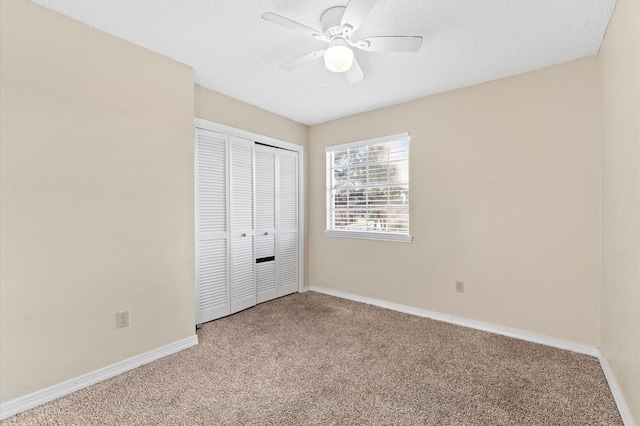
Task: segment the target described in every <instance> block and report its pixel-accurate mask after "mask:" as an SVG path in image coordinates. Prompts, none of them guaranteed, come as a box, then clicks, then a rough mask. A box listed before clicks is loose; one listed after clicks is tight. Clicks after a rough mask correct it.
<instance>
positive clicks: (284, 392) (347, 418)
mask: <svg viewBox="0 0 640 426" xmlns="http://www.w3.org/2000/svg"><path fill="white" fill-rule="evenodd" d="M198 337H199V339H200V344H199V345H197V346H195V347H192V348H190V349H187V350H185V351H182V352H180V353H178V354H175V355H172V356H170V357H167V358H164V359H161V360H159V361H156V362H153V363H151V364H147V365H144V366H142V367H140V368H138V369H136V370H133V371H130V372H128V373H125V374H122V375H120V376H117V377H115V378H112V379H110V380H107V381H104V382H102V383H99V384H97V385H94V386H91V387H89V388H86V389H83V390H81V391H78V392H76V393H74V394H71V395H68V396H66V397H64V398H61V399H58V400H56V401H53V402H51V403H48V404H45V405H43V406H40V407H38V408H35V409H33V410H30V411H27V412H24V413H21V414H18V415H17V416H14V417H12V418H9V419H7V420H5V421H4V422H2V424H3V425H5V424H6V425H7V426H9V425H338V424H339V425H344V424H351V425H353V424H366V425H377V424H381V425H382V424H384V425H420V424H426V425H621V424H622V420H621V418H620V415H619V413H618V411H617V409H616V404H615V402H614V400H613V397H612V395H611V392H610V390H609V388H608V386H607V382H606V379H605V377H604V374H603V372H602V370H601V368H600V365H599V362H598V360H597V359H596V358H593V357H590V356H585V355H579V354H576V353H572V352H568V351H563V350H559V349H554V348H550V347H546V346H543V345H538V344H534V343H528V342H524V341H520V340H516V339H512V338H508V337H503V336H499V335H494V334H490V333H486V332H482V331H477V330H473V329H469V328H465V327H459V326H455V325H451V324H447V323H443V322H438V321H433V320H429V319H425V318H420V317H415V316H411V315H407V314H402V313H398V312H393V311H389V310H385V309H381V308H377V307H374V306H369V305H364V304H360V303H355V302H351V301H348V300H343V299H338V298H334V297H331V296H326V295H323V294H319V293H313V292H307V293H303V294H295V295H291V296H287V297H284V298H281V299H277V300H274V301H271V302H267V303H263V304H261V305H258V306H256V307H254V308H251V309H248V310H246V311H243V312H240V313H238V314H236V315H232V316H230V317H227V318H223V319H220V320H217V321H213V322H210V323H207V324H204V325H203V326H202V328H201V329H200V330H198Z"/></svg>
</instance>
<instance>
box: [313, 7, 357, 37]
mask: <svg viewBox="0 0 640 426" xmlns="http://www.w3.org/2000/svg"><path fill="white" fill-rule="evenodd" d="M345 9H346V7H344V6H335V7H332V8H330V9H327V10H325V11H324V13H323V14H322V17H321V18H320V20H321V22H322V31H324V35H325V36H327V37H329V38H330V39H332V40H333V39H334V38H335V37H344V36H345V35H347V34H344V33H345V30H347V31H348V32H349V34H350V33H351V31H349V27H348V26H345V27H344V28H343V26H342V24H341V21H342V16H343V15H344V11H345Z"/></svg>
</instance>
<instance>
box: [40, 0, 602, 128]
mask: <svg viewBox="0 0 640 426" xmlns="http://www.w3.org/2000/svg"><path fill="white" fill-rule="evenodd" d="M32 1H33V2H34V3H37V4H40V5H42V6H45V7H47V8H49V9H52V10H55V11H57V12H60V13H62V14H64V15H67V16H69V17H71V18H73V19H76V20H78V21H81V22H84V23H86V24H88V25H90V26H92V27H95V28H98V29H100V30H102V31H104V32H107V33H110V34H113V35H115V36H117V37H120V38H123V39H125V40H128V41H130V42H132V43H135V44H137V45H140V46H143V47H146V48H148V49H150V50H152V51H154V52H158V53H161V54H164V55H166V56H169V57H170V58H173V59H175V60H177V61H180V62H182V63H185V64H187V65H190V66H192V67H193V68H194V70H195V82H196V83H197V84H199V85H201V86H204V87H207V88H210V89H213V90H215V91H217V92H220V93H223V94H225V95H227V96H230V97H233V98H236V99H239V100H241V101H244V102H247V103H249V104H252V105H256V106H258V107H260V108H263V109H266V110H268V111H272V112H274V113H276V114H280V115H282V116H285V117H288V118H290V119H292V120H295V121H297V122H300V123H304V124H307V125H313V124H317V123H321V122H324V121H328V120H332V119H335V118H339V117H344V116H348V115H352V114H356V113H359V112H364V111H368V110H372V109H376V108H380V107H383V106H388V105H394V104H398V103H402V102H406V101H409V100H412V99H417V98H421V97H425V96H429V95H433V94H436V93H441V92H445V91H449V90H454V89H458V88H461V87H465V86H470V85H474V84H478V83H482V82H486V81H490V80H495V79H499V78H503V77H507V76H511V75H515V74H520V73H523V72H527V71H531V70H535V69H539V68H543V67H547V66H551V65H556V64H560V63H563V62H567V61H571V60H574V59H579V58H583V57H587V56H591V55H595V54H596V53H597V52H598V49H599V47H600V44H601V41H602V38H603V35H604V32H605V30H606V27H607V24H608V22H609V18H610V17H611V13H612V12H613V8H614V6H615V0H428V1H417V0H413V1H412V0H378V2H377V4H376V5H375V6H374V7H373V9H372V10H371V12H370V14H369V15H368V16H367V18H366V20H365V23H364V24H363V25H362V27H361V28H360V30H359V31H358V33H357V35H358V36H359V37H368V36H374V35H421V36H423V37H424V43H423V45H422V47H421V49H420V50H419V51H418V52H417V53H377V52H364V51H356V58H357V59H358V61H359V62H360V64H361V66H362V69H363V70H364V73H365V76H366V78H365V79H364V80H363V81H361V82H359V83H354V84H350V83H348V82H347V80H346V78H345V76H344V75H341V74H334V73H332V72H330V71H326V70H325V68H324V64H323V62H322V60H318V61H315V62H313V63H310V64H306V65H304V66H303V67H301V68H297V69H295V70H292V71H284V70H281V69H280V68H279V66H280V65H281V64H283V63H286V62H288V61H290V60H292V59H294V58H297V57H299V56H302V55H304V54H306V53H309V52H311V51H313V50H318V49H322V48H325V47H326V44H325V43H323V42H321V41H319V40H315V39H313V38H311V37H308V36H305V35H303V34H299V33H296V32H293V31H290V30H287V29H284V28H282V27H279V26H277V25H274V24H273V23H270V22H267V21H264V20H262V19H261V18H260V17H261V15H262V14H263V13H265V12H274V13H277V14H279V15H282V16H285V17H287V18H290V19H293V20H295V21H298V22H300V23H302V24H304V25H306V26H309V27H312V28H316V29H318V30H321V25H320V16H321V14H322V12H323V11H324V10H325V9H328V8H329V7H332V6H338V5H340V6H344V5H346V4H347V2H348V0H315V1H301V0H299V1H293V0H32Z"/></svg>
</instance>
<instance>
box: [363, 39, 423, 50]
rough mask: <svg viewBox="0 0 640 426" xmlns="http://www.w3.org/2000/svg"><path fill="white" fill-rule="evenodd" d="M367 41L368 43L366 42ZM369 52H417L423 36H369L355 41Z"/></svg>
mask: <svg viewBox="0 0 640 426" xmlns="http://www.w3.org/2000/svg"><path fill="white" fill-rule="evenodd" d="M364 42H366V43H364ZM355 45H356V47H359V48H360V49H362V50H366V51H367V52H417V51H418V50H419V49H420V46H422V37H421V36H382V37H368V38H365V39H362V40H359V41H358V42H356V43H355Z"/></svg>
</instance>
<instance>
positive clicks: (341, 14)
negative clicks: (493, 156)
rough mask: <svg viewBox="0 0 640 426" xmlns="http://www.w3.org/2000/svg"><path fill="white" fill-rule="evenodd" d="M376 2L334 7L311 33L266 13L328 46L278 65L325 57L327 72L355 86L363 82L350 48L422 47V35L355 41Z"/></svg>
mask: <svg viewBox="0 0 640 426" xmlns="http://www.w3.org/2000/svg"><path fill="white" fill-rule="evenodd" d="M376 1H377V0H349V3H348V4H347V6H346V7H345V6H335V7H332V8H330V9H327V10H325V11H324V13H323V14H322V17H321V19H320V20H321V22H322V31H317V30H314V29H313V28H309V27H307V26H306V25H303V24H301V23H299V22H296V21H293V20H291V19H289V18H285V17H284V16H280V15H277V14H275V13H272V12H267V13H265V14H264V15H262V19H264V20H266V21H269V22H273V23H274V24H277V25H280V26H282V27H284V28H288V29H290V30H293V31H297V32H299V33H302V34H306V35H309V36H311V37H313V38H315V39H317V40H322V41H326V42H327V43H329V47H328V48H327V49H322V50H316V51H314V52H311V53H307V54H306V55H303V56H301V57H299V58H296V59H294V60H292V61H290V62H287V63H286V64H283V65H281V66H280V68H282V69H284V70H292V69H294V68H297V67H299V66H301V65H304V64H307V63H309V62H312V61H314V60H316V59H319V58H321V57H324V63H325V66H326V67H327V69H328V70H329V71H333V72H344V73H345V75H346V76H347V79H348V80H349V81H350V82H352V83H356V82H358V81H361V80H363V79H364V72H363V71H362V68H361V67H360V64H358V61H357V60H356V58H355V56H354V54H353V48H356V49H360V50H364V51H367V52H417V51H418V49H420V46H422V37H421V36H377V37H367V38H363V39H358V37H357V36H356V35H355V33H356V31H357V30H358V29H359V28H360V26H361V25H362V23H363V21H364V19H365V18H366V16H367V15H368V14H369V12H370V11H371V9H372V8H373V6H374V5H375V4H376Z"/></svg>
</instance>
